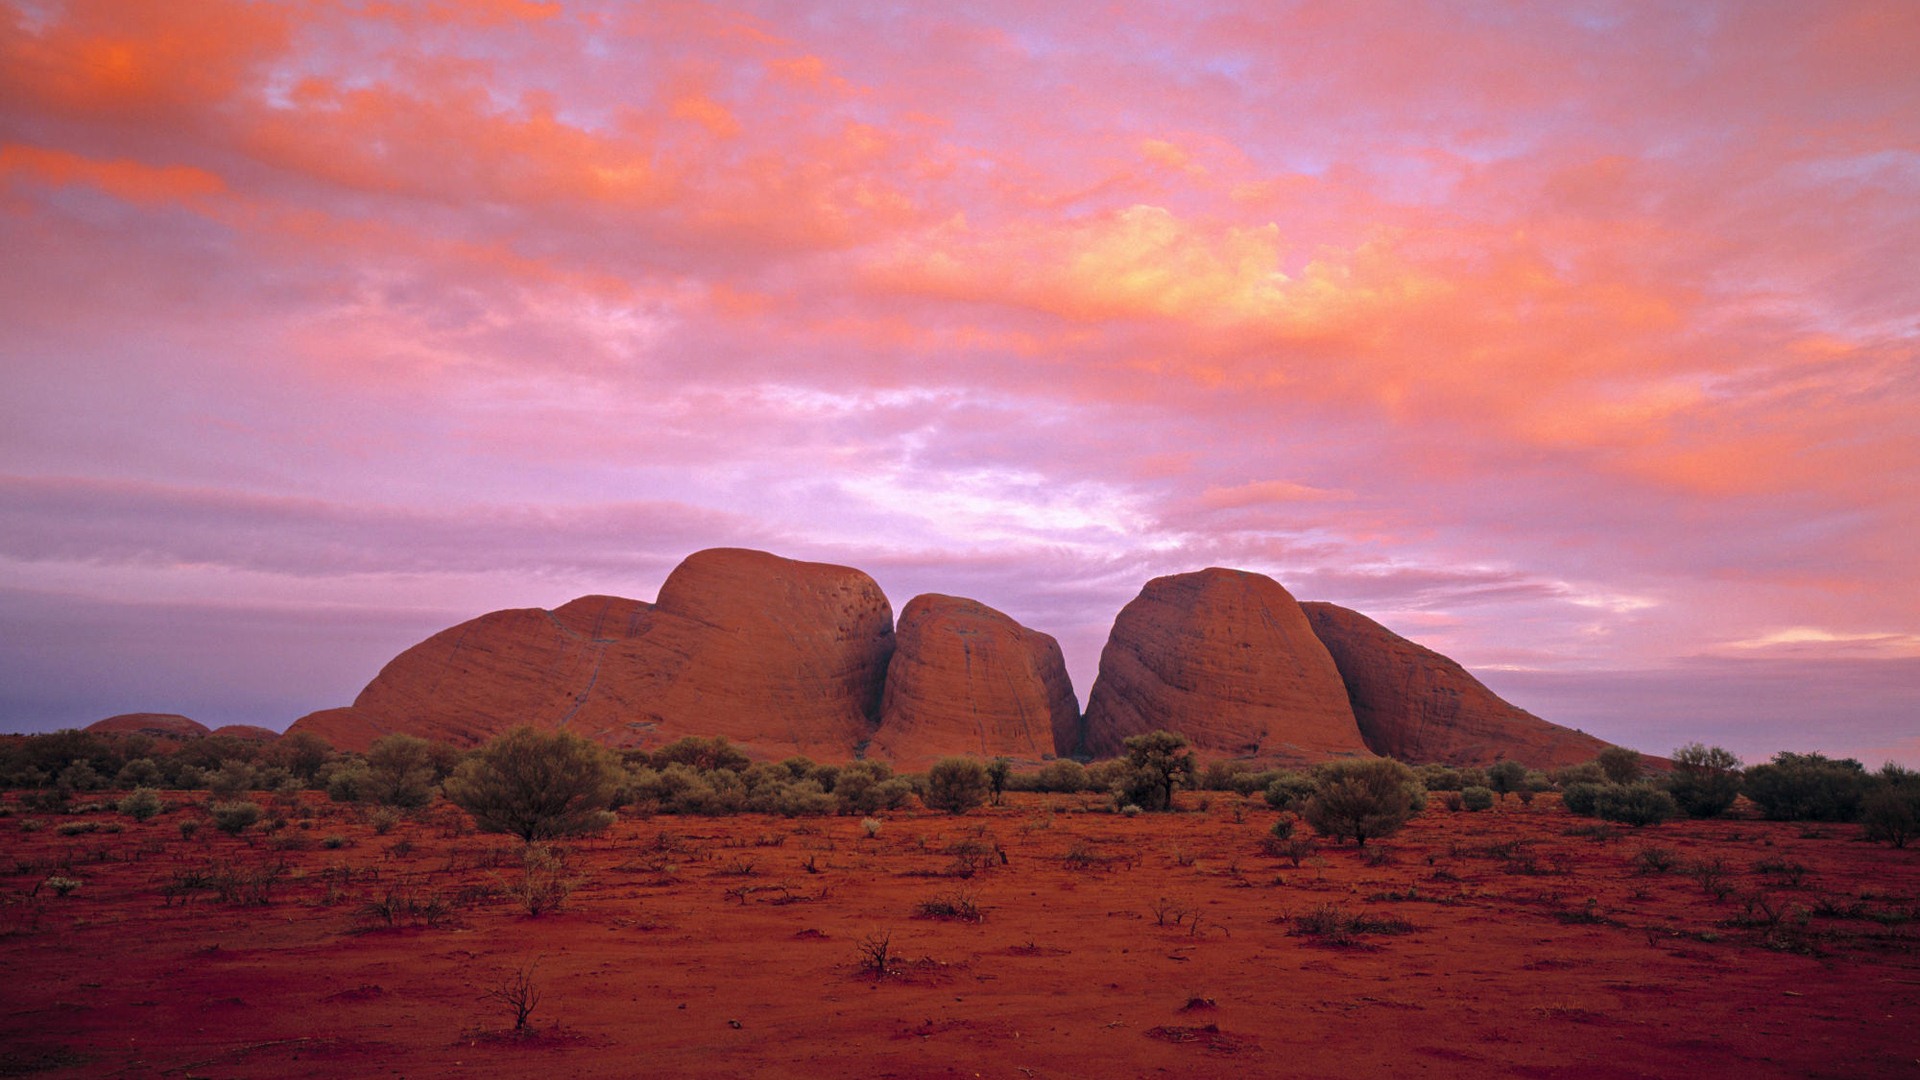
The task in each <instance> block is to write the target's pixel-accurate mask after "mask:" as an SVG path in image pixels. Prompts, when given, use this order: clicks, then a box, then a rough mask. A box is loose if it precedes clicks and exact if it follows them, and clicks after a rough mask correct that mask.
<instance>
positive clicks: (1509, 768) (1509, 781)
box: [1469, 761, 1527, 809]
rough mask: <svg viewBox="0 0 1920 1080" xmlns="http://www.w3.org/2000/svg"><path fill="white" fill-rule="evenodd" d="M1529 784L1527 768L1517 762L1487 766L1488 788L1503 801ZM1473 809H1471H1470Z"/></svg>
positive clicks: (1496, 763)
mask: <svg viewBox="0 0 1920 1080" xmlns="http://www.w3.org/2000/svg"><path fill="white" fill-rule="evenodd" d="M1526 782H1527V767H1526V766H1525V765H1522V764H1520V763H1519V762H1517V761H1496V762H1494V763H1493V764H1491V765H1489V766H1487V787H1488V788H1489V789H1490V790H1492V791H1493V792H1494V793H1495V794H1497V795H1499V796H1500V798H1501V800H1502V801H1505V799H1506V797H1507V796H1508V795H1510V794H1512V793H1513V792H1516V791H1519V790H1520V788H1521V786H1522V785H1524V784H1525V783H1526ZM1469 809H1471V807H1469Z"/></svg>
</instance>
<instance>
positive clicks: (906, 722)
mask: <svg viewBox="0 0 1920 1080" xmlns="http://www.w3.org/2000/svg"><path fill="white" fill-rule="evenodd" d="M895 640H896V643H897V647H896V649H895V651H894V654H893V661H892V663H890V664H889V665H888V666H887V684H886V693H885V696H884V698H883V699H882V705H881V710H880V729H879V731H878V732H876V733H875V735H874V739H873V746H872V747H871V748H870V750H869V756H872V757H877V758H881V759H883V760H886V761H890V762H892V763H893V765H894V767H895V768H899V769H903V770H919V769H924V768H926V767H927V766H928V765H930V764H932V763H933V762H934V761H935V760H937V759H939V758H942V757H946V756H948V755H954V754H970V755H974V756H976V757H998V756H1002V755H1004V756H1006V757H1010V758H1013V759H1015V760H1016V761H1019V762H1022V763H1035V762H1038V761H1040V760H1042V759H1045V758H1051V757H1054V756H1055V755H1057V754H1063V753H1072V752H1073V748H1074V744H1075V742H1076V741H1078V736H1079V725H1080V703H1079V702H1078V700H1076V699H1075V698H1074V696H1073V684H1072V682H1071V681H1070V680H1069V679H1068V677H1067V665H1066V660H1065V658H1064V657H1062V656H1061V654H1060V644H1059V643H1058V642H1056V641H1055V640H1054V639H1053V638H1052V637H1051V636H1049V635H1047V634H1043V633H1040V632H1039V631H1037V630H1030V629H1028V628H1027V627H1024V626H1021V625H1020V624H1019V623H1017V622H1014V621H1013V620H1012V619H1010V618H1008V617H1007V616H1006V615H1003V614H1001V613H1000V612H998V611H995V610H994V609H993V608H990V607H988V606H986V605H985V604H982V603H979V602H978V601H974V600H967V599H962V598H960V597H955V596H941V595H939V594H937V593H929V594H927V595H925V596H916V597H914V598H913V599H912V600H911V601H909V602H908V604H907V606H906V607H905V608H903V609H902V610H901V612H900V625H899V627H898V628H897V629H896V630H895Z"/></svg>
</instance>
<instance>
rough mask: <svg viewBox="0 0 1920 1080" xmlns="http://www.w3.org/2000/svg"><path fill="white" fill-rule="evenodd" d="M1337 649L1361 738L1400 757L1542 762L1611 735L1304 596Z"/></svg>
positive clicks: (1583, 756) (1573, 760)
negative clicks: (1520, 699)
mask: <svg viewBox="0 0 1920 1080" xmlns="http://www.w3.org/2000/svg"><path fill="white" fill-rule="evenodd" d="M1301 607H1302V608H1303V609H1305V611H1306V614H1307V619H1308V620H1309V621H1310V622H1311V623H1312V624H1313V629H1314V632H1315V633H1316V634H1318V635H1319V637H1320V640H1321V641H1322V642H1324V643H1325V644H1326V646H1327V651H1328V652H1330V653H1331V654H1332V655H1333V661H1334V663H1335V664H1336V665H1337V666H1338V667H1339V669H1340V676H1341V678H1342V679H1343V680H1344V681H1345V683H1346V686H1347V694H1348V697H1349V699H1350V700H1351V701H1352V702H1353V714H1354V718H1355V720H1356V721H1357V722H1358V723H1359V725H1360V734H1361V737H1363V738H1364V739H1366V742H1367V745H1368V746H1369V747H1371V748H1372V749H1373V751H1374V752H1375V753H1379V754H1385V755H1388V756H1391V757H1396V758H1399V759H1401V760H1402V761H1415V762H1427V761H1437V762H1444V763H1446V764H1449V765H1490V764H1492V763H1493V762H1495V761H1498V760H1501V759H1502V758H1505V759H1508V760H1512V761H1518V762H1521V763H1522V764H1524V765H1527V766H1529V767H1531V768H1535V769H1551V768H1558V767H1560V766H1563V765H1573V764H1577V763H1579V762H1582V761H1591V760H1593V758H1594V756H1595V755H1596V754H1598V753H1599V752H1600V751H1602V750H1604V749H1606V748H1607V744H1606V743H1604V742H1602V741H1600V740H1599V739H1596V738H1594V737H1593V736H1591V735H1587V734H1584V733H1582V732H1578V731H1574V730H1573V729H1572V728H1565V727H1561V726H1560V725H1558V724H1550V723H1548V722H1547V721H1545V720H1542V719H1540V718H1539V717H1537V716H1535V715H1533V714H1532V713H1530V712H1527V711H1526V710H1525V709H1521V708H1519V707H1517V706H1514V705H1509V704H1508V703H1507V702H1505V701H1502V700H1501V699H1500V698H1499V696H1497V695H1496V694H1494V692H1493V691H1491V690H1489V689H1487V688H1486V687H1485V686H1484V685H1482V684H1481V682H1480V680H1478V679H1476V678H1474V677H1473V676H1472V675H1470V674H1468V673H1467V669H1465V668H1463V667H1461V666H1460V665H1459V664H1457V663H1455V662H1453V661H1452V660H1449V659H1448V658H1446V657H1445V656H1442V655H1440V654H1439V653H1437V652H1434V651H1433V650H1432V649H1428V648H1425V647H1423V646H1420V645H1416V644H1414V643H1413V642H1411V641H1408V640H1407V639H1406V638H1403V637H1401V636H1400V635H1398V634H1395V633H1394V632H1393V631H1391V630H1388V629H1387V628H1386V627H1384V626H1381V625H1380V624H1379V623H1377V622H1374V621H1373V620H1372V619H1369V618H1367V617H1366V616H1365V615H1362V614H1360V613H1359V612H1357V611H1351V610H1349V609H1347V608H1343V607H1339V606H1337V605H1334V604H1325V603H1318V602H1309V603H1306V604H1302V605H1301Z"/></svg>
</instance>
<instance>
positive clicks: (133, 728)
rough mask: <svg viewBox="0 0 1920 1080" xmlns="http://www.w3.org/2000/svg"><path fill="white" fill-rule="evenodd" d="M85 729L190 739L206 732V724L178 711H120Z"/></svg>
mask: <svg viewBox="0 0 1920 1080" xmlns="http://www.w3.org/2000/svg"><path fill="white" fill-rule="evenodd" d="M86 730H88V731H93V732H98V733H100V734H102V735H150V736H152V737H154V738H156V739H192V738H197V737H198V736H201V735H206V734H208V733H209V732H208V728H207V725H205V724H203V723H201V722H200V721H198V720H191V719H188V718H187V717H184V716H181V715H180V714H179V713H150V712H136V713H121V714H120V715H118V716H109V717H107V718H106V719H105V720H95V721H94V722H93V723H91V724H88V725H87V727H86Z"/></svg>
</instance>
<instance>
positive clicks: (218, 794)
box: [207, 760, 254, 802]
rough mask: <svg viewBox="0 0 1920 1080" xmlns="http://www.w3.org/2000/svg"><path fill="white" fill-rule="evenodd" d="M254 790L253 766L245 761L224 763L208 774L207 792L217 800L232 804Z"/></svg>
mask: <svg viewBox="0 0 1920 1080" xmlns="http://www.w3.org/2000/svg"><path fill="white" fill-rule="evenodd" d="M252 790H254V782H253V766H252V765H249V764H247V763H246V762H244V761H231V760H229V761H223V762H221V763H220V767H219V768H218V769H215V770H214V771H212V772H210V773H208V774H207V791H208V792H209V793H210V794H212V795H213V797H214V798H216V799H220V800H222V801H225V802H231V801H233V800H234V799H237V798H239V797H240V796H242V795H245V794H246V793H247V792H249V791H252Z"/></svg>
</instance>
